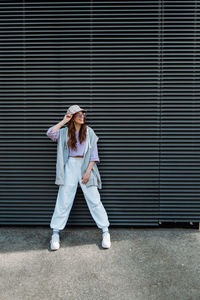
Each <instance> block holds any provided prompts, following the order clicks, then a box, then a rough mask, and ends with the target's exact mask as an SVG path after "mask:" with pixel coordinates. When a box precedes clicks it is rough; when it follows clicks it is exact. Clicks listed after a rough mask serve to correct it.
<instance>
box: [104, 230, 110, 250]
mask: <svg viewBox="0 0 200 300" xmlns="http://www.w3.org/2000/svg"><path fill="white" fill-rule="evenodd" d="M110 246H111V241H110V233H109V232H108V231H106V232H104V233H103V239H102V247H103V248H110Z"/></svg>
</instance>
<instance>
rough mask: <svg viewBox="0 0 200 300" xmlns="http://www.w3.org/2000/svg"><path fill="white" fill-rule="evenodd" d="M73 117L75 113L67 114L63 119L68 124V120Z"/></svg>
mask: <svg viewBox="0 0 200 300" xmlns="http://www.w3.org/2000/svg"><path fill="white" fill-rule="evenodd" d="M72 117H73V114H68V115H65V116H64V118H63V120H62V121H63V122H64V123H65V124H66V123H67V122H69V120H71V118H72Z"/></svg>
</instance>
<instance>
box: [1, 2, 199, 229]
mask: <svg viewBox="0 0 200 300" xmlns="http://www.w3.org/2000/svg"><path fill="white" fill-rule="evenodd" d="M175 2H176V3H177V5H178V7H179V4H180V3H183V2H184V3H185V6H184V7H186V6H187V7H189V9H188V10H187V9H185V11H184V10H183V11H182V15H181V16H180V17H181V18H183V19H184V17H185V19H187V20H188V18H187V16H189V18H190V21H189V22H193V26H194V22H195V21H194V20H195V16H196V17H197V15H195V13H194V11H195V10H194V8H195V7H196V9H197V1H196V2H195V1H190V2H189V1H175ZM175 2H174V3H175ZM165 3H166V1H57V2H56V1H43V2H42V1H37V2H33V1H9V2H8V1H5V2H1V15H2V18H1V22H2V27H1V28H2V31H1V36H2V49H1V67H0V72H1V73H0V74H1V75H0V76H1V78H2V82H3V84H2V86H1V87H2V89H1V103H2V110H3V112H4V113H3V116H2V118H1V119H2V128H3V131H2V147H1V165H2V168H1V170H2V172H1V174H2V185H1V201H0V205H1V213H0V224H46V225H48V224H49V222H50V218H51V215H52V212H53V209H54V205H55V201H56V196H57V190H58V187H57V186H56V185H55V183H54V182H55V162H56V143H53V142H52V141H51V140H49V139H48V138H47V137H46V131H47V129H48V128H49V127H50V126H52V125H54V124H56V123H57V122H59V121H60V120H61V119H62V118H63V114H64V112H65V111H66V108H67V107H68V106H69V105H71V104H79V105H80V106H82V107H84V108H86V109H87V110H88V111H89V115H88V118H87V123H88V125H89V126H91V127H92V128H93V129H94V130H95V132H96V134H97V135H98V136H99V138H100V139H99V143H98V149H99V156H100V160H101V163H100V164H98V168H99V171H100V173H101V176H102V183H103V189H102V190H100V193H101V198H102V202H103V204H104V206H105V208H106V210H107V212H108V215H109V220H110V222H111V224H112V225H136V224H138V225H155V226H156V225H157V224H158V221H159V220H165V219H166V218H165V215H166V217H167V220H172V219H175V217H176V216H175V215H174V213H179V211H178V210H177V209H176V210H174V211H173V209H174V204H175V201H176V199H178V198H177V197H175V196H176V195H177V194H178V193H179V194H180V195H181V191H180V190H177V193H175V194H176V195H175V194H172V193H171V191H172V190H171V191H170V186H168V185H167V184H166V182H167V179H166V178H167V176H168V174H167V173H166V170H167V168H168V165H167V164H166V162H167V160H168V161H169V163H170V160H169V159H170V152H167V150H169V149H170V148H169V146H170V145H172V144H171V140H169V142H170V144H167V143H168V137H167V136H168V133H170V131H167V130H168V129H167V128H169V127H167V126H168V124H172V120H174V119H173V117H174V116H175V114H174V115H172V119H170V118H169V117H170V114H169V113H168V112H169V111H170V109H171V107H172V106H170V105H173V103H175V102H173V103H172V101H174V99H176V101H177V102H176V103H177V104H181V105H184V104H183V103H185V104H186V106H185V108H187V107H193V111H192V110H190V112H191V113H188V114H185V115H184V116H185V117H186V118H185V121H184V122H183V123H181V124H184V127H183V128H184V130H185V133H186V135H185V136H183V138H184V141H186V137H187V138H188V140H187V141H190V142H191V139H190V138H189V137H188V135H187V132H189V131H188V130H190V129H191V130H192V128H193V130H192V134H193V145H194V152H195V153H194V152H192V151H193V150H191V151H190V150H188V151H189V152H188V154H189V155H191V156H190V157H189V156H187V157H188V159H189V160H188V161H187V163H190V162H191V163H192V159H194V158H195V155H194V156H193V154H196V157H197V158H199V156H198V153H199V152H198V149H197V145H198V142H197V141H198V137H199V135H198V128H197V127H195V129H196V130H195V129H194V126H195V125H194V126H193V127H192V120H195V119H194V118H196V117H197V107H195V104H196V103H197V102H194V101H195V87H196V85H195V80H194V79H195V77H194V76H195V75H194V73H195V63H197V61H195V59H194V57H196V56H195V53H196V52H195V51H194V52H193V56H192V49H193V50H194V49H195V47H194V48H192V47H193V46H195V45H194V39H195V37H194V36H193V34H194V32H196V33H197V31H195V30H197V23H195V24H196V27H193V29H192V25H191V23H188V24H189V25H188V26H189V27H188V28H189V31H187V35H185V41H186V44H187V45H188V43H190V44H189V47H190V48H187V46H185V49H188V50H186V52H185V53H186V54H187V55H188V53H189V55H190V58H189V60H190V61H189V64H190V66H189V67H188V73H187V74H186V76H187V78H186V82H187V83H188V85H187V87H186V88H185V92H186V93H182V92H181V86H180V85H179V83H178V82H175V85H174V88H173V87H172V84H171V82H170V83H169V82H168V78H169V79H170V77H168V73H165V71H166V70H167V65H168V67H169V70H171V66H172V64H171V57H173V55H175V56H174V58H176V52H174V50H175V49H174V48H173V47H172V48H170V44H169V45H167V44H166V42H167V41H168V37H167V39H165V38H166V28H165V26H164V25H165V23H164V22H165V17H169V19H170V18H171V22H172V27H173V25H174V24H175V23H176V19H175V18H176V16H175V14H173V15H172V16H171V17H170V16H169V15H165V11H166V13H168V14H170V12H171V13H173V11H172V10H171V11H170V9H169V11H168V10H165V9H166V8H167V7H166V6H167V5H170V4H168V3H169V1H168V3H167V4H165ZM170 3H171V1H170ZM189 3H191V4H189ZM195 4H196V6H195ZM191 9H193V17H192V12H191ZM179 13H180V12H179ZM192 18H193V19H192ZM166 20H167V19H166ZM177 26H178V25H177ZM167 30H169V31H168V32H169V34H172V32H173V30H171V29H170V26H169V29H167ZM182 41H183V40H182ZM177 44H178V42H177ZM182 45H184V44H182ZM192 45H193V46H192ZM166 46H169V47H167V48H165V47H166ZM196 47H197V45H196ZM168 50H169V51H168ZM171 50H172V51H171ZM164 51H168V55H169V57H168V58H167V59H166V60H165V52H164ZM187 51H188V52H187ZM166 53H167V52H166ZM181 53H183V52H181ZM192 57H193V63H194V64H193V65H192V63H191V59H192ZM173 62H174V60H173ZM168 63H169V64H168ZM173 66H174V69H173V70H175V72H176V64H174V65H173ZM179 66H182V67H181V68H183V69H184V68H185V70H186V69H187V66H188V60H187V56H184V55H183V59H182V60H181V65H180V64H179ZM192 66H193V69H192ZM179 70H180V69H179ZM170 74H172V77H173V76H174V75H175V74H173V73H170ZM172 77H171V79H173V78H174V77H173V78H172ZM176 78H177V80H178V78H179V77H176ZM171 79H170V80H171ZM182 79H183V80H182V85H183V83H184V82H185V81H184V80H185V79H184V77H183V78H182ZM191 80H193V81H192V82H193V84H192V82H191ZM196 82H197V81H196ZM192 87H193V94H192V93H191V91H192ZM171 88H172V91H173V93H174V91H175V93H174V94H175V96H176V97H173V96H172V93H170V89H171ZM169 95H171V96H170V97H171V98H170V97H169ZM196 95H197V94H196ZM192 97H193V98H192ZM183 98H184V101H185V102H180V101H181V99H183ZM191 99H193V102H192V104H191ZM170 101H171V102H170ZM165 105H166V106H165ZM168 105H169V106H168ZM187 105H188V106H187ZM191 105H193V106H191ZM167 107H168V108H167ZM179 107H180V106H179ZM181 107H184V106H181ZM176 108H177V109H178V106H176ZM161 109H162V110H161ZM165 109H166V110H165ZM167 109H168V111H167ZM163 112H164V113H166V115H165V116H166V117H165V118H163ZM176 115H177V116H180V115H179V113H178V110H177V114H176ZM166 118H168V120H169V123H167V122H168V121H167V119H166ZM180 120H182V121H183V119H181V118H180ZM195 121H197V119H196V120H195ZM161 122H163V125H162V124H161ZM196 124H197V123H196ZM5 125H6V126H5ZM165 125H166V126H165ZM187 125H188V127H186V126H187ZM163 126H164V127H163ZM163 128H166V130H165V131H163ZM177 129H180V127H179V128H178V127H177ZM163 132H165V135H164V134H163ZM182 132H183V131H182V130H181V129H180V131H178V130H177V132H174V133H175V135H173V137H176V138H177V136H178V138H180V144H179V147H180V148H178V151H180V149H181V151H182V153H183V154H184V153H186V152H185V151H187V149H189V148H186V150H185V149H184V147H185V145H186V144H184V141H183V143H182V142H181V139H182V137H180V135H179V133H182ZM163 138H166V140H163ZM169 138H170V139H171V137H170V135H169ZM162 141H164V143H162ZM181 143H182V144H181ZM187 145H188V144H187ZM190 146H191V145H190ZM164 147H166V148H164ZM181 147H182V148H181ZM190 149H191V148H190ZM172 150H173V146H172ZM160 151H161V152H160ZM178 151H177V152H173V154H174V158H175V159H176V158H177V155H178V154H179V152H178ZM171 153H172V152H171ZM165 155H168V156H165ZM173 162H174V160H173ZM179 162H180V163H181V164H182V166H183V161H181V160H179V161H178V160H176V162H175V165H176V166H178V164H179ZM198 162H199V160H198ZM172 166H173V165H172ZM187 166H188V165H187V164H186V167H187ZM188 168H190V169H189V170H190V171H193V173H192V174H193V175H194V177H193V181H190V180H189V181H187V183H188V187H189V184H190V183H191V185H190V188H191V190H190V191H191V192H193V198H192V199H193V203H194V204H196V206H194V207H195V208H196V207H197V205H198V202H197V201H198V199H197V193H199V190H198V186H197V185H195V183H197V181H198V171H197V169H196V173H195V166H194V167H193V168H192V167H191V164H190V167H188ZM174 170H175V169H174ZM177 170H178V168H176V171H177ZM183 170H184V171H185V174H186V171H187V168H185V169H184V168H183ZM160 174H161V191H160V189H159V187H160ZM182 174H183V173H182ZM190 175H191V173H190ZM195 175H196V176H195ZM190 179H191V178H190ZM185 180H186V177H185ZM195 180H196V181H195ZM194 182H195V183H194ZM177 187H178V185H177ZM168 188H169V193H171V194H170V195H171V198H170V199H169V198H167V189H168ZM160 192H161V201H162V202H161V213H162V215H161V216H164V218H163V217H161V218H160V219H159V211H160V205H159V204H160V203H159V199H160ZM180 195H179V196H180ZM184 199H185V202H184V203H185V206H184V207H186V206H187V207H188V210H187V211H189V210H190V207H189V203H188V202H189V200H190V199H189V197H188V198H187V196H185V198H184ZM167 200H170V201H171V203H172V202H173V203H172V205H171V207H170V206H169V203H168V204H167V203H166V201H167ZM179 200H180V201H181V198H180V197H179ZM180 201H179V203H180ZM181 205H182V207H183V202H182V203H181ZM176 207H178V206H176ZM162 210H163V212H162ZM170 211H172V214H170ZM169 215H170V218H168V216H169ZM193 215H194V214H193ZM196 216H197V215H196ZM195 220H197V218H196V219H195ZM68 224H69V225H70V224H73V225H90V224H92V225H93V224H94V222H93V220H92V218H91V216H90V213H89V211H88V208H87V206H86V203H85V200H84V197H83V194H82V192H81V190H80V189H78V191H77V195H76V198H75V201H74V206H73V208H72V212H71V215H70V218H69V221H68Z"/></svg>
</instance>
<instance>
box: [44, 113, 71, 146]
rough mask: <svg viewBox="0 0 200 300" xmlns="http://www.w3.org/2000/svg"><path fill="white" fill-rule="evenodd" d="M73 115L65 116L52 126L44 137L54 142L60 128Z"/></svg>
mask: <svg viewBox="0 0 200 300" xmlns="http://www.w3.org/2000/svg"><path fill="white" fill-rule="evenodd" d="M72 116H73V114H68V115H65V116H64V118H63V120H62V121H60V122H59V123H57V124H56V125H54V126H51V127H50V128H49V129H48V130H47V132H46V135H47V136H48V137H49V138H50V139H51V140H52V141H53V142H56V141H57V139H58V136H59V130H60V128H61V127H62V126H64V125H65V124H66V123H67V122H69V120H70V119H71V118H72Z"/></svg>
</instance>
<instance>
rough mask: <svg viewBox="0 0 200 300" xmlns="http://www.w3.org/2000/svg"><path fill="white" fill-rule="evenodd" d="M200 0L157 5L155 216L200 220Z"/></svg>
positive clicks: (178, 219)
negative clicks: (159, 49) (158, 120)
mask: <svg viewBox="0 0 200 300" xmlns="http://www.w3.org/2000/svg"><path fill="white" fill-rule="evenodd" d="M199 4H200V2H199V1H181V0H179V1H172V0H165V1H164V3H163V8H162V26H161V28H162V48H163V51H162V58H161V59H162V72H161V73H162V78H161V81H160V84H161V99H162V103H161V107H162V109H161V111H162V115H161V149H160V150H161V152H160V218H159V220H160V221H165V222H169V221H170V222H190V221H194V222H195V221H196V222H199V221H200V110H199V108H200V97H199V96H200V94H199V91H200V89H199V87H200V85H199V84H200V80H199V79H200V77H199V75H200V72H199V71H200V68H199V63H200V60H199V54H200V47H199V36H200V9H199Z"/></svg>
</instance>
